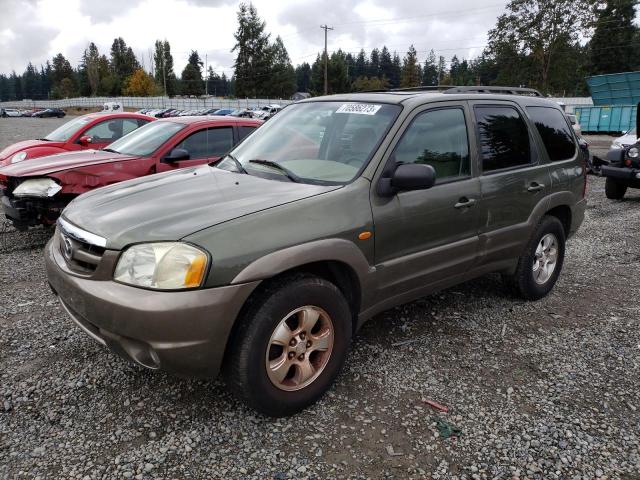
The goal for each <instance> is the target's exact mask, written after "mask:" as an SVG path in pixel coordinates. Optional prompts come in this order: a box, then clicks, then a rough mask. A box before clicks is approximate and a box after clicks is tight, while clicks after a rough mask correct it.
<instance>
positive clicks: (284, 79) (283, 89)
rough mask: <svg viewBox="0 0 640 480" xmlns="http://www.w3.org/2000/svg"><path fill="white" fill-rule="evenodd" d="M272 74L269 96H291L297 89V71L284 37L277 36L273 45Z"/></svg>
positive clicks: (271, 53) (271, 54) (271, 55)
mask: <svg viewBox="0 0 640 480" xmlns="http://www.w3.org/2000/svg"><path fill="white" fill-rule="evenodd" d="M270 57H271V62H272V63H271V75H270V76H269V82H268V83H269V85H270V89H269V93H268V95H269V97H278V98H290V97H291V95H293V94H294V93H295V91H296V86H297V85H296V72H295V70H294V69H293V65H291V60H290V59H289V54H288V53H287V49H286V48H285V46H284V43H282V38H280V37H277V38H276V40H275V42H274V43H273V45H272V46H271V52H270Z"/></svg>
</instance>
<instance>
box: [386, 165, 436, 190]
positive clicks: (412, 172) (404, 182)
mask: <svg viewBox="0 0 640 480" xmlns="http://www.w3.org/2000/svg"><path fill="white" fill-rule="evenodd" d="M435 183H436V171H435V169H434V168H433V167H432V166H431V165H425V164H423V163H405V164H401V165H398V167H397V168H396V169H395V171H394V172H393V174H392V175H391V177H390V178H382V179H381V180H380V184H379V185H378V194H379V195H381V196H383V197H390V196H392V195H395V194H396V193H398V192H402V191H409V190H426V189H428V188H431V187H433V185H434V184H435Z"/></svg>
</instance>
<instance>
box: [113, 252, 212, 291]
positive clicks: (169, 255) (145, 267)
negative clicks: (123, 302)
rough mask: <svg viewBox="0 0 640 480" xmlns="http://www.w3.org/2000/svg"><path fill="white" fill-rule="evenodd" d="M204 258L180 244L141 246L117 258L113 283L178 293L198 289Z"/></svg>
mask: <svg viewBox="0 0 640 480" xmlns="http://www.w3.org/2000/svg"><path fill="white" fill-rule="evenodd" d="M207 263H208V258H207V255H206V254H205V253H204V252H203V251H202V250H200V249H198V248H196V247H193V246H191V245H188V244H186V243H181V242H159V243H143V244H140V245H133V246H132V247H129V248H128V249H127V250H125V252H124V253H123V254H122V255H121V256H120V260H118V265H117V266H116V271H115V273H114V274H113V279H114V280H116V281H118V282H122V283H126V284H129V285H134V286H138V287H146V288H153V289H158V290H179V289H185V288H196V287H199V286H200V285H202V281H203V280H204V275H205V273H206V271H207Z"/></svg>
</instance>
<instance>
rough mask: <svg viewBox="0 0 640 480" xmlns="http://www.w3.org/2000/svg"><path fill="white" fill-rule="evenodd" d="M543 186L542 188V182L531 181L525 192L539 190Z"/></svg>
mask: <svg viewBox="0 0 640 480" xmlns="http://www.w3.org/2000/svg"><path fill="white" fill-rule="evenodd" d="M543 188H544V185H543V184H542V183H538V182H532V183H530V184H529V186H528V187H527V192H531V193H535V192H539V191H540V190H542V189H543Z"/></svg>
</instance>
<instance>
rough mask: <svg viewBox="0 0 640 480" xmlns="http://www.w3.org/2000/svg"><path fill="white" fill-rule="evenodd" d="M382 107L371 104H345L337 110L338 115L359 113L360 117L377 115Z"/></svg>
mask: <svg viewBox="0 0 640 480" xmlns="http://www.w3.org/2000/svg"><path fill="white" fill-rule="evenodd" d="M380 108H382V105H372V104H371V103H345V104H343V105H341V106H340V108H338V110H336V113H357V114H358V115H375V114H376V112H377V111H378V110H380Z"/></svg>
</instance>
